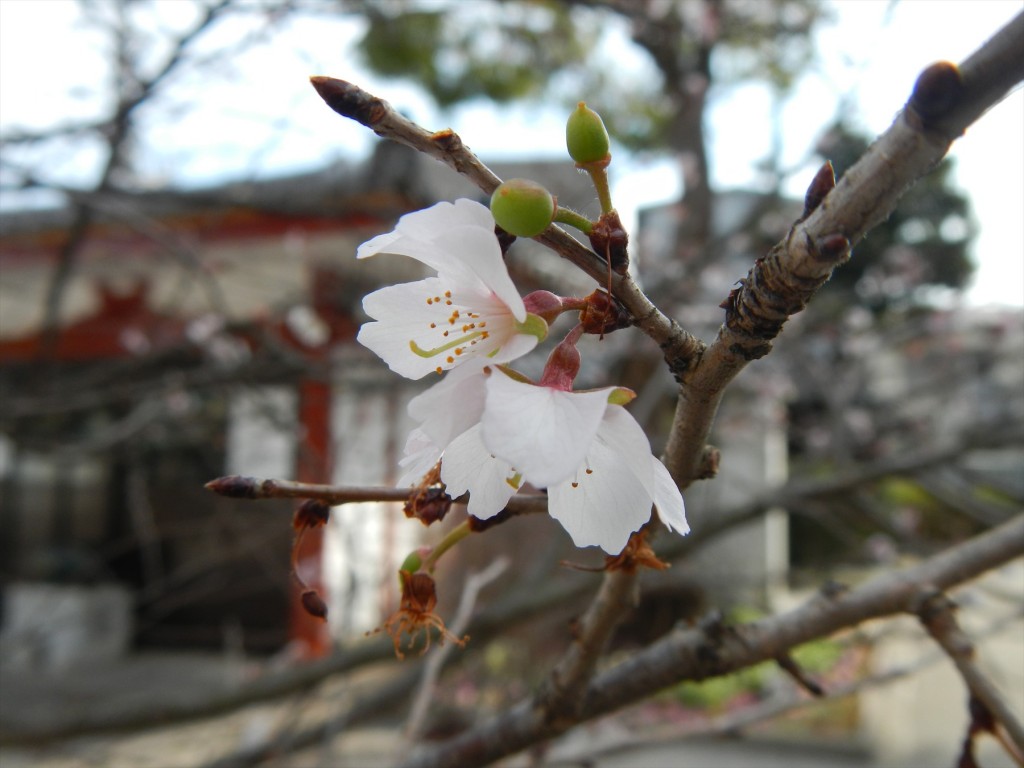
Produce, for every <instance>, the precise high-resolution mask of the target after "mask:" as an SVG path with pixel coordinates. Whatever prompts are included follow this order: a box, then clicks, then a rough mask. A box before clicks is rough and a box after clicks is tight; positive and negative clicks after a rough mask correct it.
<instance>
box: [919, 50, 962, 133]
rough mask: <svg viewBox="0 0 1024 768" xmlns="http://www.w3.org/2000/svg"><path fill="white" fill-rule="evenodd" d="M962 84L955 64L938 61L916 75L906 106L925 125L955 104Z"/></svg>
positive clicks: (945, 112)
mask: <svg viewBox="0 0 1024 768" xmlns="http://www.w3.org/2000/svg"><path fill="white" fill-rule="evenodd" d="M963 85H964V84H963V80H961V78H960V70H959V69H957V67H956V64H953V63H951V62H949V61H938V62H936V63H934V64H932V65H931V66H929V67H926V68H925V70H924V71H923V72H922V73H921V74H920V75H918V78H917V82H916V83H914V91H913V93H911V95H910V101H908V102H907V106H909V107H910V108H911V109H913V110H914V112H916V113H917V114H918V115H919V116H920V118H921V120H922V121H923V122H924V123H925V124H926V125H927V124H928V123H930V122H933V121H935V120H938V119H939V118H940V117H942V116H944V115H945V114H947V113H948V112H949V111H950V110H951V109H953V107H955V106H956V104H957V102H958V101H959V100H960V94H961V93H962V92H963Z"/></svg>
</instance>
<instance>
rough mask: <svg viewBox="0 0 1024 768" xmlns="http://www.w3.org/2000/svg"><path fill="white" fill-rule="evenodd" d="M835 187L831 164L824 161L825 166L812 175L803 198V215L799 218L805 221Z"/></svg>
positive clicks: (834, 176)
mask: <svg viewBox="0 0 1024 768" xmlns="http://www.w3.org/2000/svg"><path fill="white" fill-rule="evenodd" d="M835 186H836V174H835V171H834V170H833V168H832V163H831V162H829V161H828V160H826V161H825V164H824V165H823V166H821V168H819V169H818V172H817V173H816V174H814V178H813V179H812V180H811V184H810V186H809V187H807V194H806V195H805V196H804V213H803V216H802V217H801V218H803V219H806V218H807V217H808V216H810V215H811V214H812V213H814V211H815V210H816V209H817V207H818V206H819V205H821V201H822V200H824V199H825V197H826V196H827V195H828V193H829V192H831V191H832V190H833V189H835Z"/></svg>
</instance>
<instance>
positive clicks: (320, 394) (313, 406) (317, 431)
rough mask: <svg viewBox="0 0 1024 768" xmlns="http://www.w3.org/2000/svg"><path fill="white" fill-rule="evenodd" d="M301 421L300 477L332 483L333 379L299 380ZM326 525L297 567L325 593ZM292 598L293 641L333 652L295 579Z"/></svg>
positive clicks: (309, 651)
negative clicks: (311, 614)
mask: <svg viewBox="0 0 1024 768" xmlns="http://www.w3.org/2000/svg"><path fill="white" fill-rule="evenodd" d="M299 424H300V425H301V427H302V430H303V431H302V434H301V438H300V440H299V444H298V456H297V461H296V474H297V479H298V480H299V481H300V482H304V483H328V482H330V480H331V464H332V462H331V383H330V381H329V380H324V379H313V378H304V379H302V381H301V382H300V383H299ZM323 537H324V529H323V528H322V527H321V528H314V529H307V530H306V532H305V533H304V534H303V536H302V542H301V545H300V547H299V551H298V552H297V553H296V567H297V568H298V570H299V573H300V574H301V576H302V580H303V581H305V582H306V584H308V585H309V587H310V588H311V589H315V590H316V591H317V592H319V593H320V594H321V596H322V597H324V598H325V599H326V595H324V581H323ZM291 589H292V593H291V599H290V601H289V630H288V635H289V637H290V639H291V640H292V641H300V642H301V643H302V644H303V648H304V653H305V655H306V656H307V657H308V658H317V657H320V656H325V655H327V653H329V652H330V646H331V642H330V635H329V634H328V631H327V624H326V623H325V622H324V621H323V620H322V619H318V618H316V617H315V616H310V615H309V614H308V613H307V612H306V610H305V609H304V608H303V607H302V600H301V594H302V593H301V591H300V590H299V588H298V585H296V584H295V582H294V581H293V582H292V586H291Z"/></svg>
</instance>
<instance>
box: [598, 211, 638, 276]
mask: <svg viewBox="0 0 1024 768" xmlns="http://www.w3.org/2000/svg"><path fill="white" fill-rule="evenodd" d="M590 247H591V248H593V249H594V253H596V254H597V255H598V256H603V257H604V258H605V259H607V260H608V265H609V266H610V267H611V268H612V270H613V271H615V272H617V273H618V274H620V275H624V274H626V272H627V270H628V269H629V235H627V234H626V230H625V228H624V227H623V226H622V220H621V219H620V218H619V214H618V213H617V212H616V211H609V212H608V213H604V214H601V218H600V219H598V220H597V223H596V224H595V225H594V228H593V229H592V230H591V232H590Z"/></svg>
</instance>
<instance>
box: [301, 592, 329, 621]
mask: <svg viewBox="0 0 1024 768" xmlns="http://www.w3.org/2000/svg"><path fill="white" fill-rule="evenodd" d="M302 607H303V608H305V609H306V613H308V614H309V615H310V616H316V617H317V618H318V619H326V618H327V603H325V602H324V600H323V598H322V597H320V595H318V594H317V593H316V590H314V589H307V590H306V591H305V592H303V593H302Z"/></svg>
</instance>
